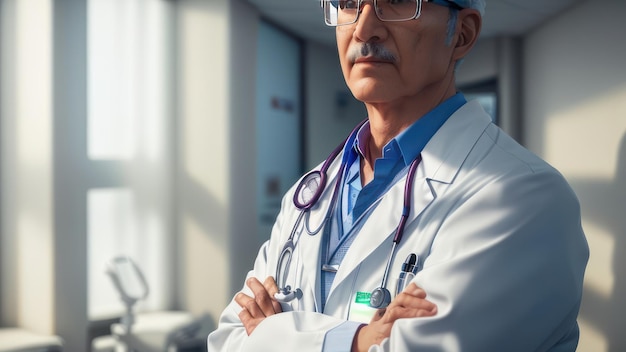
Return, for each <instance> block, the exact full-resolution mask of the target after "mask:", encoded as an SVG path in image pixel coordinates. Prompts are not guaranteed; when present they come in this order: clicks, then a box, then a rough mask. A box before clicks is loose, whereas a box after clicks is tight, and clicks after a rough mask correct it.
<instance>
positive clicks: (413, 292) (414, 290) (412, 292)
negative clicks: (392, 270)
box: [402, 283, 426, 298]
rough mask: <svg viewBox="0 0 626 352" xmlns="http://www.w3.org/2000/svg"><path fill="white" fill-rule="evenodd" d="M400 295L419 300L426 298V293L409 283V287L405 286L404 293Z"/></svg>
mask: <svg viewBox="0 0 626 352" xmlns="http://www.w3.org/2000/svg"><path fill="white" fill-rule="evenodd" d="M402 293H405V294H407V295H411V296H415V297H419V298H426V291H424V289H422V288H421V287H419V286H417V285H416V284H415V283H411V284H410V285H409V286H407V287H406V288H405V289H404V291H402Z"/></svg>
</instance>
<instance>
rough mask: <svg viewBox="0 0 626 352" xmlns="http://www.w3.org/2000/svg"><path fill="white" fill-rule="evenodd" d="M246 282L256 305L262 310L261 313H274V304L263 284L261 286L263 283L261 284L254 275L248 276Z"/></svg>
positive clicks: (268, 314)
mask: <svg viewBox="0 0 626 352" xmlns="http://www.w3.org/2000/svg"><path fill="white" fill-rule="evenodd" d="M246 284H247V285H248V287H249V288H250V289H251V290H252V292H253V293H254V300H255V301H256V304H257V305H258V307H259V308H260V309H261V310H262V311H263V314H264V315H265V316H270V315H273V314H276V311H275V310H274V305H273V304H272V297H270V295H269V294H268V292H267V290H266V289H265V286H263V284H261V282H260V281H259V280H257V279H256V278H255V277H251V278H249V279H248V281H246Z"/></svg>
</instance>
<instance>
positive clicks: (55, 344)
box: [0, 328, 63, 352]
mask: <svg viewBox="0 0 626 352" xmlns="http://www.w3.org/2000/svg"><path fill="white" fill-rule="evenodd" d="M0 351H1V352H61V351H63V340H62V339H61V338H60V337H58V336H53V335H43V334H37V333H34V332H31V331H28V330H25V329H20V328H0Z"/></svg>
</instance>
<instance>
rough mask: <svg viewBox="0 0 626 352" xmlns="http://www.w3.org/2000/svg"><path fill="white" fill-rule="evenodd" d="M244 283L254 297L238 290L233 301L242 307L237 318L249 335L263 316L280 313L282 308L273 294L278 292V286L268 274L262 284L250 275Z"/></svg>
mask: <svg viewBox="0 0 626 352" xmlns="http://www.w3.org/2000/svg"><path fill="white" fill-rule="evenodd" d="M246 285H247V286H248V287H249V288H250V290H252V292H253V294H254V297H250V296H248V295H246V294H245V293H242V292H240V293H238V294H237V295H236V296H235V302H237V304H239V305H240V306H241V308H243V309H242V311H241V312H240V313H239V320H241V322H242V323H243V325H244V327H245V328H246V332H247V333H248V336H249V335H250V334H252V332H253V331H254V329H256V327H257V326H258V325H259V324H261V322H262V321H263V320H264V319H265V318H267V317H269V316H270V315H274V314H276V313H280V312H282V311H283V309H282V308H281V306H280V303H279V302H278V301H276V300H275V299H274V294H275V293H276V292H278V286H277V285H276V281H274V278H273V277H271V276H270V277H268V278H267V279H265V282H264V283H263V284H261V282H260V281H259V280H257V279H256V278H255V277H251V278H249V279H248V281H246Z"/></svg>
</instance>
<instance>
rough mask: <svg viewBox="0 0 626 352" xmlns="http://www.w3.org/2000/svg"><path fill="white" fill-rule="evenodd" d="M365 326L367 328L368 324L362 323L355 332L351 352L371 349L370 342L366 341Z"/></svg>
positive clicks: (365, 351) (364, 351)
mask: <svg viewBox="0 0 626 352" xmlns="http://www.w3.org/2000/svg"><path fill="white" fill-rule="evenodd" d="M365 328H367V324H362V325H361V326H359V327H358V329H357V330H356V332H355V333H354V338H353V339H352V350H351V352H367V350H369V346H370V344H368V343H367V342H366V341H365V340H366V335H367V334H365V331H364V329H365Z"/></svg>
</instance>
